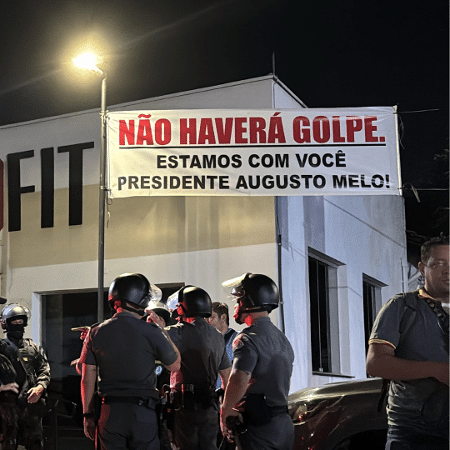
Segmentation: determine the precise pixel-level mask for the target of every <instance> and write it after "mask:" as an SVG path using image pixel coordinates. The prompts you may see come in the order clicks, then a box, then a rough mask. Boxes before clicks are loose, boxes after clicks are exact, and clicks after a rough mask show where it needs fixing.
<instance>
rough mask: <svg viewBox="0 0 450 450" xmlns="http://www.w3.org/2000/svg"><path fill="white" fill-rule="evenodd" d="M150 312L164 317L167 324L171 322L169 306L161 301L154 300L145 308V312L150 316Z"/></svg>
mask: <svg viewBox="0 0 450 450" xmlns="http://www.w3.org/2000/svg"><path fill="white" fill-rule="evenodd" d="M150 311H154V312H155V313H156V314H158V316H160V317H162V318H163V319H164V320H165V322H166V324H168V323H169V321H170V310H169V308H168V306H167V305H166V304H165V303H163V302H160V301H156V300H152V301H151V302H150V303H149V304H148V306H147V308H145V312H146V313H147V314H148V313H150Z"/></svg>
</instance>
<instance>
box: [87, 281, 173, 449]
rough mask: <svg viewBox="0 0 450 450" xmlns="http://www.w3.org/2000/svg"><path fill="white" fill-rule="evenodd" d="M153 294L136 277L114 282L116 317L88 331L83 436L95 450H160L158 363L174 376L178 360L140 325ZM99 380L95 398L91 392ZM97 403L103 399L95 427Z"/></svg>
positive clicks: (158, 331)
mask: <svg viewBox="0 0 450 450" xmlns="http://www.w3.org/2000/svg"><path fill="white" fill-rule="evenodd" d="M153 292H154V288H153V286H152V285H150V283H149V281H148V280H147V278H146V277H145V276H144V275H142V274H139V273H127V274H123V275H121V276H119V277H117V278H116V279H115V280H114V282H113V283H112V284H111V286H110V288H109V294H108V301H109V304H110V306H111V308H113V309H114V310H115V311H116V313H115V314H114V315H113V317H112V318H111V319H108V320H105V321H104V322H102V323H100V324H99V325H97V326H96V327H94V328H91V330H90V331H89V334H88V336H87V337H86V338H85V340H84V344H83V350H82V353H81V357H80V358H81V363H82V376H81V398H82V402H83V416H84V432H85V435H86V436H87V437H89V438H90V439H92V440H94V439H95V441H96V448H97V449H98V448H101V449H102V450H108V449H114V450H118V449H128V450H159V449H160V443H159V438H158V426H157V414H156V406H157V404H158V402H159V393H158V391H157V390H156V374H155V367H156V360H158V361H160V362H161V363H163V364H164V365H165V366H166V367H167V369H168V370H170V371H172V370H178V369H179V367H180V356H179V352H178V350H177V348H176V347H175V346H174V345H173V343H172V342H171V340H170V339H169V337H168V336H167V333H165V331H164V330H163V329H162V328H161V327H159V326H158V325H156V324H154V323H147V322H145V321H143V320H141V319H142V316H143V315H144V314H145V313H144V309H145V307H146V306H147V305H148V303H149V301H150V300H151V298H152V296H153ZM97 379H98V389H99V392H98V395H97V396H94V390H95V387H96V382H97ZM95 398H100V399H101V408H100V414H99V418H98V423H96V421H95V419H96V417H95V415H94V413H95V412H96V408H95V403H96V402H95Z"/></svg>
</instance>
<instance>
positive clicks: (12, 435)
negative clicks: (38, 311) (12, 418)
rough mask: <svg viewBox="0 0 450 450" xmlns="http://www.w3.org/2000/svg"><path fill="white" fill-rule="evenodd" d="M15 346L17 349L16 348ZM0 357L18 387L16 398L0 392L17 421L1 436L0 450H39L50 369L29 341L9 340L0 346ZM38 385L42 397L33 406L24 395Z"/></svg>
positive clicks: (41, 354)
mask: <svg viewBox="0 0 450 450" xmlns="http://www.w3.org/2000/svg"><path fill="white" fill-rule="evenodd" d="M17 344H18V345H17ZM0 353H2V354H4V355H6V356H7V357H8V358H9V359H10V361H11V362H12V365H13V367H14V369H15V371H16V373H17V378H16V380H15V381H16V382H17V383H18V385H19V395H18V396H17V394H14V393H13V392H2V394H1V396H0V401H1V402H2V403H3V404H4V405H6V404H8V403H9V404H10V405H12V404H14V403H15V404H16V405H17V406H18V408H17V413H18V416H17V420H16V423H15V426H14V427H12V428H10V429H9V430H8V431H7V433H6V435H4V436H3V438H4V443H3V447H2V449H5V450H8V449H15V448H16V446H17V444H18V443H19V444H22V445H24V446H25V447H26V448H27V450H28V449H30V450H31V449H33V450H34V449H42V448H43V445H44V444H43V428H42V415H43V414H44V409H45V400H44V398H43V397H45V391H46V389H47V387H48V385H49V383H50V365H49V363H48V360H47V356H46V355H45V352H44V350H43V348H42V347H41V346H39V345H37V344H36V343H34V342H33V341H32V340H31V339H23V340H22V339H20V340H18V341H17V343H16V342H13V341H11V340H10V339H9V338H5V339H2V340H1V342H0ZM37 385H41V386H42V387H43V388H44V393H43V394H42V396H41V398H40V399H39V400H38V402H37V403H34V404H30V403H28V402H27V399H26V393H27V392H28V390H29V389H31V388H32V387H35V386H37Z"/></svg>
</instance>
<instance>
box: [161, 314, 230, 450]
mask: <svg viewBox="0 0 450 450" xmlns="http://www.w3.org/2000/svg"><path fill="white" fill-rule="evenodd" d="M168 333H169V336H170V338H171V339H172V342H173V343H174V344H175V345H176V346H177V348H178V350H179V351H180V354H181V377H182V378H179V379H178V380H177V382H176V384H175V385H174V386H172V388H173V389H174V391H175V397H178V398H179V401H180V407H179V409H178V410H177V411H176V412H175V429H174V435H175V444H176V445H177V446H178V447H180V449H181V450H195V449H202V450H214V449H217V433H218V430H219V421H218V417H219V416H218V407H217V404H216V398H215V385H216V380H217V376H218V373H219V370H223V369H227V368H229V367H230V360H229V358H228V355H227V353H226V351H225V341H224V339H223V336H222V334H221V333H220V332H219V331H218V330H216V328H214V327H213V326H211V325H210V324H209V323H207V322H206V321H205V319H203V318H201V317H196V318H195V321H194V322H193V323H187V322H180V323H179V324H177V325H174V326H172V327H170V328H169V329H168ZM182 391H184V392H185V394H184V396H182V395H181V393H182ZM188 391H189V392H190V393H188Z"/></svg>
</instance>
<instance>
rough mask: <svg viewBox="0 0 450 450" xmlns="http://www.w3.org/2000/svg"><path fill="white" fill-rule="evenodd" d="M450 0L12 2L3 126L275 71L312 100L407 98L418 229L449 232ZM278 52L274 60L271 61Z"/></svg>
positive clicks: (407, 146)
mask: <svg viewBox="0 0 450 450" xmlns="http://www.w3.org/2000/svg"><path fill="white" fill-rule="evenodd" d="M448 9H449V4H448V1H447V0H427V1H423V0H422V1H416V0H409V1H406V0H400V1H396V0H379V1H377V2H367V1H361V0H348V1H346V0H344V1H341V2H335V1H330V0H327V1H313V2H307V1H302V0H251V1H250V0H229V1H214V0H163V1H161V0H160V1H153V0H108V1H103V0H102V1H100V0H72V1H67V0H59V1H58V0H51V1H45V0H41V1H36V0H33V1H31V0H23V1H21V2H16V1H11V0H3V1H2V3H1V6H0V13H1V14H0V38H1V43H2V46H1V50H0V52H1V61H2V70H1V71H0V105H1V108H0V125H6V124H10V123H15V122H23V121H27V120H32V119H38V118H41V117H47V116H53V115H58V114H63V113H68V112H73V111H79V110H85V109H91V108H98V107H99V105H100V81H99V79H98V78H96V77H95V75H89V76H84V77H82V76H81V75H79V74H76V73H75V71H74V70H73V69H72V65H71V58H72V57H74V56H76V54H77V51H78V49H83V46H85V45H88V46H90V47H95V48H97V49H98V51H100V52H102V54H103V55H104V59H105V69H106V71H107V73H108V93H107V103H108V104H116V103H123V102H128V101H132V100H137V99H143V98H148V97H153V96H160V95H164V94H170V93H174V92H180V91H186V90H191V89H196V88H201V87H205V86H212V85H217V84H222V83H227V82H232V81H237V80H241V79H246V78H252V77H258V76H263V75H267V74H269V73H273V72H274V71H275V74H276V75H277V76H278V78H279V79H280V80H281V81H282V82H283V83H285V84H286V85H287V86H288V87H289V88H290V89H291V90H292V91H293V92H294V93H295V94H296V95H297V96H298V97H299V98H300V99H301V100H302V101H303V102H305V104H306V105H307V106H309V107H346V106H393V105H397V106H398V111H399V119H400V120H399V122H400V131H401V147H400V158H401V167H402V178H403V183H404V184H405V185H406V186H407V187H411V186H414V188H415V189H416V190H417V193H418V196H419V199H420V203H419V202H417V200H416V197H415V196H414V194H413V192H412V190H411V189H406V190H405V191H404V198H405V202H406V211H407V230H408V238H409V241H410V244H411V245H412V247H417V244H418V243H420V242H422V241H423V239H424V238H426V237H430V236H435V235H438V234H439V232H441V231H444V232H446V233H447V232H448V134H449V127H448V124H449V114H448V103H449V89H448V88H449V11H448ZM273 55H274V57H273Z"/></svg>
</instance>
